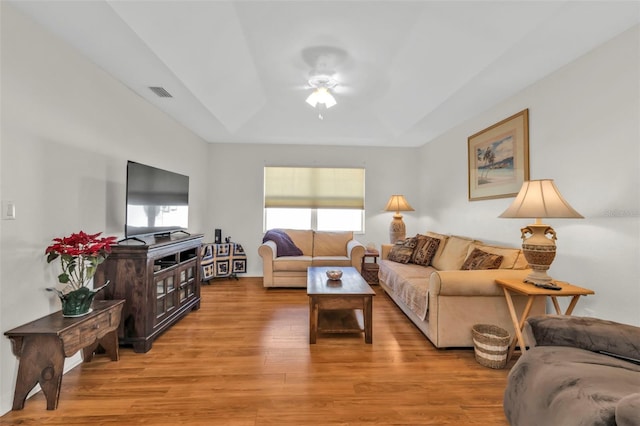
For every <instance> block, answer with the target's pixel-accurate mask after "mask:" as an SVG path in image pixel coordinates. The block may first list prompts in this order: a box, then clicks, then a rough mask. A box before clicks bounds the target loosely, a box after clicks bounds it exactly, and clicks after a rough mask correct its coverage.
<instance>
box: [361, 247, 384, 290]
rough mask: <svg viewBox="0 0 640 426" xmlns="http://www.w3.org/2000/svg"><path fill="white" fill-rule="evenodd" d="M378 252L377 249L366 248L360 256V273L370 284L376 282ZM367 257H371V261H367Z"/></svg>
mask: <svg viewBox="0 0 640 426" xmlns="http://www.w3.org/2000/svg"><path fill="white" fill-rule="evenodd" d="M379 256H380V253H379V252H378V250H372V249H367V250H366V251H365V252H364V256H363V257H362V267H361V268H360V269H361V270H360V274H361V275H362V278H364V279H365V281H366V282H367V283H369V284H370V285H374V284H378V283H379V282H378V269H379V268H380V267H379V266H378V257H379ZM367 259H372V260H373V262H367Z"/></svg>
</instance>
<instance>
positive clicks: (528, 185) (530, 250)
mask: <svg viewBox="0 0 640 426" xmlns="http://www.w3.org/2000/svg"><path fill="white" fill-rule="evenodd" d="M499 217H502V218H535V219H536V222H535V223H534V224H532V225H529V226H525V227H524V228H522V229H521V230H520V231H521V232H522V235H521V237H522V252H523V253H524V257H525V259H527V262H529V265H530V266H531V268H532V269H533V271H532V272H531V274H529V275H528V276H527V277H526V278H525V280H524V281H525V282H528V283H531V284H534V285H536V286H538V287H545V288H559V287H558V286H557V285H555V284H554V283H553V279H552V278H551V277H550V276H549V275H547V270H548V269H549V266H551V263H552V262H553V259H554V258H555V257H556V243H555V240H556V232H555V231H554V230H553V228H552V227H551V226H549V225H545V224H544V223H542V220H541V219H542V218H583V216H582V215H580V213H578V212H577V211H575V210H574V209H573V207H571V206H570V205H569V203H567V201H565V199H564V198H562V195H560V192H559V191H558V188H557V187H556V185H555V184H554V183H553V179H541V180H530V181H525V182H524V183H523V184H522V188H520V192H519V193H518V195H517V196H516V199H515V200H514V201H513V203H512V204H511V205H510V206H509V207H508V208H507V209H506V210H505V211H504V212H503V213H502V214H501V215H500V216H499ZM547 235H549V236H550V237H547Z"/></svg>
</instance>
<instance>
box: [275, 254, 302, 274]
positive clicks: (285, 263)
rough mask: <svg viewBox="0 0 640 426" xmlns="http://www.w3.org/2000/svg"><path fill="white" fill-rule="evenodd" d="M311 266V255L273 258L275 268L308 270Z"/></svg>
mask: <svg viewBox="0 0 640 426" xmlns="http://www.w3.org/2000/svg"><path fill="white" fill-rule="evenodd" d="M309 266H311V256H285V257H277V258H275V259H274V260H273V270H274V271H275V272H281V271H304V272H306V271H307V268H308V267H309Z"/></svg>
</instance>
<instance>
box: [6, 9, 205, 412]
mask: <svg viewBox="0 0 640 426" xmlns="http://www.w3.org/2000/svg"><path fill="white" fill-rule="evenodd" d="M1 7H2V21H1V22H2V25H1V31H2V37H1V38H2V41H1V42H2V49H1V54H2V57H1V59H2V72H1V79H2V80H1V88H2V104H1V107H2V126H1V130H0V132H1V133H0V136H1V137H0V144H1V145H0V153H1V157H0V158H1V161H0V172H1V176H0V177H1V181H0V184H1V186H0V196H1V197H2V199H3V200H12V201H14V202H15V203H16V212H17V216H16V219H15V220H4V221H2V224H1V226H2V228H0V231H1V235H0V257H1V259H0V330H2V331H3V332H4V331H7V330H9V329H11V328H14V327H16V326H18V325H20V324H23V323H25V322H28V321H31V320H34V319H36V318H39V317H41V316H44V315H47V314H49V313H51V312H54V311H57V310H59V309H60V304H59V301H58V300H57V299H56V298H55V296H54V295H53V294H52V293H48V292H46V291H45V290H44V289H45V287H48V286H52V285H55V284H56V278H55V277H56V275H57V274H58V271H57V270H56V268H55V267H54V266H52V265H48V264H47V263H46V261H45V257H44V249H45V248H46V247H47V245H48V244H49V243H50V241H51V239H52V238H54V237H59V236H64V235H68V234H69V233H71V232H76V231H79V230H84V231H87V232H100V231H103V232H105V235H117V236H119V237H121V236H122V234H123V230H124V212H125V177H126V162H127V160H136V161H140V162H143V163H147V164H151V165H154V166H157V167H162V168H166V169H169V170H172V171H175V172H179V173H182V174H186V175H189V176H190V178H191V179H190V185H191V188H190V189H191V195H192V200H191V210H190V225H192V229H193V230H195V231H196V232H197V231H201V230H203V229H204V228H205V225H204V223H205V219H206V216H205V213H206V207H207V203H206V198H207V192H206V187H207V186H208V185H209V180H208V179H207V173H206V169H207V162H206V159H207V150H208V145H207V144H206V143H205V142H204V141H203V140H201V139H200V138H198V137H196V136H195V135H194V134H193V133H191V132H189V131H187V130H185V129H184V128H183V127H182V126H180V125H178V124H177V123H176V122H175V121H174V120H172V119H170V118H169V117H168V116H166V115H165V114H164V113H162V112H160V111H158V110H157V109H155V108H154V107H152V106H150V105H148V104H147V103H146V102H145V101H144V100H142V99H141V98H140V97H139V96H137V95H136V94H134V93H133V92H132V91H130V90H129V89H127V88H126V87H124V86H123V85H121V84H120V83H118V82H116V81H115V80H114V79H112V78H111V77H110V76H109V75H107V74H106V73H104V72H102V71H101V70H99V69H98V68H97V67H96V66H95V65H94V64H93V63H90V62H88V61H87V60H85V59H84V58H82V57H81V56H79V55H78V54H77V53H76V52H75V51H73V50H72V49H70V48H69V47H67V46H66V45H64V44H62V43H61V42H59V41H58V40H57V39H56V38H55V37H53V36H51V35H50V34H48V33H46V32H45V31H44V30H42V29H41V27H39V26H37V25H35V24H33V23H32V22H31V21H30V20H29V19H27V18H25V17H23V15H21V14H20V13H19V12H17V11H16V10H15V9H14V8H13V7H11V6H10V5H7V4H6V3H5V2H2V4H1ZM77 362H78V357H75V358H71V359H69V362H68V364H67V367H70V366H72V365H73V364H74V363H77ZM17 366H18V360H17V358H16V357H15V356H14V355H13V354H12V353H11V349H10V341H9V339H7V338H5V337H4V336H2V338H0V413H4V412H6V411H8V410H9V409H10V408H11V403H12V400H13V388H14V383H15V377H16V374H17ZM42 408H43V409H44V406H43V407H42Z"/></svg>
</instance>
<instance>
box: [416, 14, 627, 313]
mask: <svg viewBox="0 0 640 426" xmlns="http://www.w3.org/2000/svg"><path fill="white" fill-rule="evenodd" d="M639 40H640V35H639V29H638V27H637V26H636V27H635V28H633V29H632V30H629V31H627V32H625V33H623V34H621V35H620V36H618V37H617V38H615V39H614V40H611V41H610V42H608V43H606V44H605V45H603V46H601V47H600V48H598V49H596V50H594V51H592V52H591V53H589V54H587V55H586V56H584V57H582V58H580V59H579V60H577V61H575V62H573V63H571V64H569V65H567V66H565V67H564V68H563V69H561V70H559V71H557V72H555V73H553V74H552V75H550V76H548V77H547V78H545V79H543V80H541V81H539V82H537V83H536V84H534V85H532V86H530V87H529V88H528V89H527V90H524V91H523V92H521V93H519V94H518V95H517V96H514V97H513V98H511V99H508V100H505V101H504V102H502V103H501V104H499V105H497V106H495V107H494V108H491V109H490V110H488V111H486V112H485V113H483V114H481V115H479V116H477V117H475V118H474V119H473V120H470V121H467V122H465V123H463V124H461V125H459V126H458V127H456V128H455V129H453V130H452V131H450V132H447V133H446V134H445V135H443V136H441V137H439V138H437V139H436V140H434V141H432V142H430V143H428V144H427V145H425V146H424V147H423V148H422V149H421V157H422V160H421V165H422V167H421V179H420V181H421V182H424V185H423V186H422V187H421V195H420V212H421V217H420V224H421V226H422V227H423V228H424V229H425V230H426V229H432V230H437V231H443V232H450V233H457V234H461V235H470V236H474V237H477V238H480V239H485V240H491V241H498V242H501V243H506V244H510V245H513V246H519V245H520V244H521V243H522V242H521V240H520V231H519V229H520V228H521V227H522V226H525V225H528V224H529V223H533V220H527V219H522V220H520V219H499V218H497V216H498V215H499V214H501V213H502V212H503V211H504V210H505V209H506V208H507V206H508V205H509V204H510V203H511V202H512V201H513V198H504V199H499V200H489V201H473V202H470V201H468V200H467V138H468V136H470V135H472V134H474V133H476V132H478V131H480V130H482V129H484V128H487V127H488V126H490V125H492V124H493V123H496V122H498V121H500V120H502V119H504V118H506V117H509V116H510V115H512V114H514V113H516V112H518V111H521V110H523V109H525V108H529V127H530V131H529V136H530V141H529V143H530V148H529V152H530V172H531V179H546V178H550V179H554V180H555V182H556V184H557V186H558V188H559V190H560V191H561V193H562V194H563V196H564V197H565V198H566V199H567V201H568V202H569V203H570V204H571V205H572V206H573V207H574V208H575V209H576V210H577V211H578V212H580V213H581V214H582V215H583V216H585V219H583V220H578V219H575V220H574V219H548V220H547V221H546V222H545V223H548V224H550V225H551V226H553V227H554V229H555V230H556V232H557V235H558V241H557V256H556V259H555V261H554V263H553V265H552V266H551V268H550V270H549V274H550V275H551V276H552V277H554V278H556V279H559V280H563V281H569V282H571V283H574V284H576V285H579V286H583V287H587V288H590V289H593V290H594V291H595V292H596V294H595V295H594V296H589V297H586V298H584V297H583V298H582V299H581V300H580V302H579V303H578V306H577V308H576V310H575V313H576V314H578V315H590V316H596V317H601V318H606V319H610V320H614V321H620V322H626V323H630V324H636V325H640V309H639V307H640V262H639V259H640V190H639V188H640V171H639V170H640V127H639V125H640V83H639V82H640V67H639V64H640V57H639V52H640V46H639ZM562 303H563V306H566V304H567V303H566V301H562Z"/></svg>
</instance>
